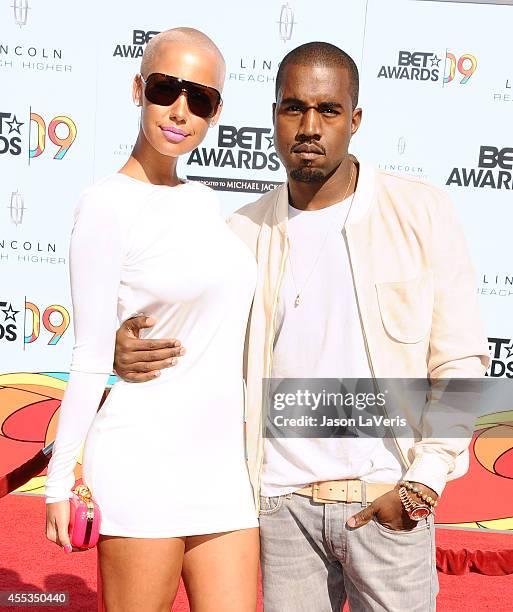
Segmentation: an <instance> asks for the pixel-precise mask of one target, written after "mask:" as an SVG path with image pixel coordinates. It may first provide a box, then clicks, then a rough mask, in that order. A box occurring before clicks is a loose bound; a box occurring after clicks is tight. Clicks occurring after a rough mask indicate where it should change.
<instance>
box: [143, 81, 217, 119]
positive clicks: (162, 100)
mask: <svg viewBox="0 0 513 612" xmlns="http://www.w3.org/2000/svg"><path fill="white" fill-rule="evenodd" d="M141 79H142V82H143V83H144V95H145V96H146V99H147V100H148V102H151V103H152V104H158V105H159V106H171V104H173V103H174V102H175V101H176V100H178V98H179V97H180V95H181V93H182V92H185V94H186V95H187V105H188V106H189V110H190V111H191V113H193V115H196V116H197V117H202V118H203V119H208V118H210V117H212V116H213V115H215V114H216V111H217V109H218V108H219V104H220V103H221V94H220V93H219V92H218V91H217V89H214V88H213V87H207V86H206V85H200V84H199V83H194V82H193V81H186V80H185V79H179V78H178V77H174V76H171V75H169V74H162V73H161V72H153V73H152V74H150V75H149V77H148V78H147V79H146V80H144V77H143V76H142V74H141Z"/></svg>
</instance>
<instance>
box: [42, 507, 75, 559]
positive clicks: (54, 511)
mask: <svg viewBox="0 0 513 612" xmlns="http://www.w3.org/2000/svg"><path fill="white" fill-rule="evenodd" d="M69 512H70V511H69V499H65V500H64V501H59V502H55V503H53V504H46V537H47V538H48V539H49V540H50V541H51V542H55V543H56V544H57V546H61V547H62V549H63V551H64V552H65V553H70V552H71V551H72V547H71V543H70V541H69V535H68V525H69Z"/></svg>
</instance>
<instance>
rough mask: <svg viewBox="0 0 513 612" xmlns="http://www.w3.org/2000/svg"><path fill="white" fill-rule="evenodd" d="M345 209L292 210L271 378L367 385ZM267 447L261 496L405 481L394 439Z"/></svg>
mask: <svg viewBox="0 0 513 612" xmlns="http://www.w3.org/2000/svg"><path fill="white" fill-rule="evenodd" d="M350 203H351V198H347V199H346V200H344V201H343V202H339V203H338V204H335V205H333V206H329V207H327V208H324V209H321V210H316V211H300V210H297V209H295V208H292V207H291V206H289V223H288V233H289V238H290V245H291V248H290V252H289V257H288V260H287V264H286V268H285V274H284V278H283V283H282V287H281V293H280V299H279V304H278V313H277V323H276V329H277V331H276V337H275V342H274V353H273V368H272V377H273V378H371V372H370V368H369V362H368V359H367V354H366V350H365V344H364V339H363V334H362V329H361V325H360V319H359V314H358V308H357V304H356V296H355V292H354V287H353V279H352V274H351V268H350V263H349V258H348V253H347V249H346V244H345V241H344V236H343V233H342V231H341V229H342V227H343V225H344V221H345V219H346V216H347V213H348V210H349V207H350ZM291 268H292V270H291ZM298 292H299V293H300V302H299V305H298V306H297V307H296V306H295V305H294V302H295V300H296V296H297V294H298ZM264 444H265V453H264V467H263V474H262V488H261V492H262V495H266V496H275V495H284V494H286V493H290V492H292V491H295V490H297V489H299V488H301V487H303V486H305V485H306V484H309V483H312V482H318V481H324V480H338V479H342V478H361V479H363V480H365V481H367V482H387V483H389V482H390V483H391V482H397V481H398V480H399V479H400V478H401V476H402V468H401V463H400V460H399V458H398V456H397V451H396V448H395V443H394V441H393V440H391V439H380V438H285V437H282V438H279V437H278V438H268V439H266V440H265V442H264Z"/></svg>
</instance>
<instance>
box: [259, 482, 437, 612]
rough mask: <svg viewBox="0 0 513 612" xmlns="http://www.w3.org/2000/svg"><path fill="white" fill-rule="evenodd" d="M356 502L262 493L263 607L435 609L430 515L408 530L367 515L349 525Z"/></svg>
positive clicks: (297, 611)
mask: <svg viewBox="0 0 513 612" xmlns="http://www.w3.org/2000/svg"><path fill="white" fill-rule="evenodd" d="M361 509H362V506H361V504H359V503H353V504H347V503H344V502H339V503H336V504H322V503H317V502H314V501H312V499H310V498H308V497H303V496H300V495H296V494H292V493H290V494H288V495H282V496H280V497H261V511H260V539H261V540H260V541H261V565H262V578H263V591H264V610H265V612H340V610H341V607H342V605H343V604H344V603H345V601H346V600H348V601H349V606H350V609H351V612H364V611H365V612H375V611H376V612H377V611H378V610H379V611H380V612H432V611H434V610H435V605H436V604H435V599H436V594H437V593H438V577H437V574H436V565H435V559H436V557H435V538H434V535H435V534H434V531H435V530H434V522H433V517H432V516H431V517H429V519H424V520H422V521H420V522H419V524H418V525H417V526H416V527H414V528H413V529H412V530H411V531H393V530H391V529H389V528H388V527H385V526H383V525H381V524H380V523H379V522H378V521H377V520H375V519H373V520H371V521H370V522H369V523H368V524H367V525H365V526H364V527H360V528H359V529H348V528H347V527H346V525H345V523H346V520H347V519H348V518H349V517H350V516H352V515H353V514H356V513H357V512H359V511H360V510H361Z"/></svg>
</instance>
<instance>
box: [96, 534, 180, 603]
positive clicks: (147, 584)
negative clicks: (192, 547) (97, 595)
mask: <svg viewBox="0 0 513 612" xmlns="http://www.w3.org/2000/svg"><path fill="white" fill-rule="evenodd" d="M184 548H185V542H184V539H183V538H155V539H149V538H122V537H115V536H101V537H100V541H99V542H98V555H99V563H100V571H101V579H102V592H103V601H104V607H105V612H169V610H170V608H171V604H172V602H173V600H174V598H175V596H176V591H177V590H178V585H179V583H180V573H181V571H182V563H183V555H184Z"/></svg>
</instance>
